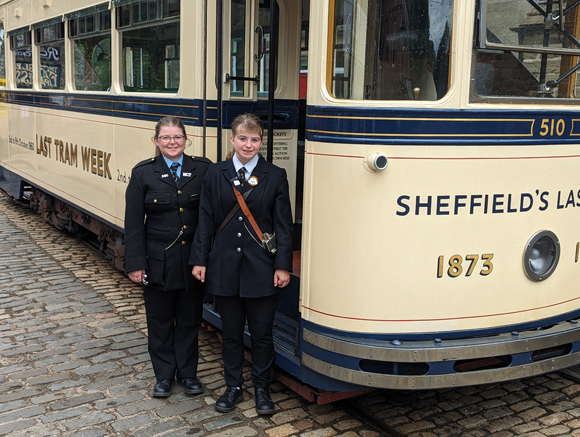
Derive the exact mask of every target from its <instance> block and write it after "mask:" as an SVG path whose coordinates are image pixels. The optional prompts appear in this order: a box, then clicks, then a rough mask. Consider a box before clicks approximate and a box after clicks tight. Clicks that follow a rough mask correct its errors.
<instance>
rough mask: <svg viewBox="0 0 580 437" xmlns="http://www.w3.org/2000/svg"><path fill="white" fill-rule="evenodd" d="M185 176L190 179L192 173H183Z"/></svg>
mask: <svg viewBox="0 0 580 437" xmlns="http://www.w3.org/2000/svg"><path fill="white" fill-rule="evenodd" d="M183 176H186V177H188V178H190V177H191V173H183Z"/></svg>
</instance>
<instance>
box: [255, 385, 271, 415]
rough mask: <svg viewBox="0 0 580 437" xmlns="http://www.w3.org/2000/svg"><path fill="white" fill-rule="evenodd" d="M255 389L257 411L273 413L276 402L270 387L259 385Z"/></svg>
mask: <svg viewBox="0 0 580 437" xmlns="http://www.w3.org/2000/svg"><path fill="white" fill-rule="evenodd" d="M255 391H256V394H255V396H254V398H255V399H256V413H258V414H273V413H274V402H272V398H271V397H270V392H269V391H268V389H267V388H266V387H258V388H256V389H255Z"/></svg>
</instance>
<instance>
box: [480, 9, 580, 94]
mask: <svg viewBox="0 0 580 437" xmlns="http://www.w3.org/2000/svg"><path fill="white" fill-rule="evenodd" d="M568 3H570V2H568ZM560 4H561V2H560V0H545V1H544V2H540V3H538V4H534V5H532V2H528V1H527V0H513V1H510V2H506V1H502V0H487V2H485V3H482V5H484V9H482V10H481V11H480V17H481V18H480V20H479V22H478V24H479V26H478V29H477V32H478V34H477V36H476V40H477V52H476V57H475V62H474V72H473V74H472V77H473V82H474V84H473V90H472V93H471V94H472V96H471V99H472V100H474V101H477V100H480V99H482V98H485V97H522V98H529V97H557V98H568V99H573V98H576V96H577V95H578V91H580V82H579V81H578V74H577V73H576V70H577V69H578V68H580V65H579V64H578V59H579V56H580V40H579V39H580V6H579V3H578V2H576V3H575V4H573V5H572V6H570V7H569V8H566V9H564V13H563V14H560V11H559V8H560ZM563 4H564V5H566V2H564V3H563ZM484 27H485V28H484Z"/></svg>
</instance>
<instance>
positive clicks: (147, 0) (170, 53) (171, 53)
mask: <svg viewBox="0 0 580 437" xmlns="http://www.w3.org/2000/svg"><path fill="white" fill-rule="evenodd" d="M118 3H119V4H118V5H116V6H115V7H116V23H117V30H118V31H119V34H120V41H121V59H122V64H121V65H122V87H123V91H125V92H130V93H134V92H151V93H177V92H178V90H179V85H180V82H181V57H180V53H181V34H180V30H181V6H180V4H179V2H176V1H175V0H130V1H127V0H125V1H122V0H121V1H120V2H118ZM142 6H145V7H144V8H142ZM153 6H154V7H153ZM147 32H149V33H148V34H147ZM160 35H161V36H165V35H172V37H174V38H175V43H174V44H165V45H161V46H159V47H157V53H153V52H151V50H150V49H152V48H153V47H155V46H153V45H152V43H151V40H152V38H153V37H156V38H157V37H158V36H160ZM145 36H147V37H148V38H150V39H149V43H148V44H141V46H137V49H138V50H139V51H138V52H137V51H134V50H133V49H132V47H133V46H132V45H130V44H131V42H132V41H139V40H140V39H143V38H144V37H145ZM158 41H161V40H159V39H158ZM143 49H145V52H144V51H143ZM161 49H162V50H161ZM155 59H159V61H160V62H159V63H158V64H155V63H154V60H155ZM135 62H136V63H137V69H135V68H134V65H135ZM129 68H131V74H130V75H129V74H128V69H129ZM146 70H147V71H146ZM145 71H146V74H144V75H141V76H139V74H140V73H141V72H145ZM161 83H163V86H160V85H159V84H161Z"/></svg>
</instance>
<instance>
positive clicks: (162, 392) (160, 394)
mask: <svg viewBox="0 0 580 437" xmlns="http://www.w3.org/2000/svg"><path fill="white" fill-rule="evenodd" d="M172 387H173V380H172V379H158V380H157V384H155V387H154V388H153V397H154V398H168V397H169V396H170V395H171V388H172Z"/></svg>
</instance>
